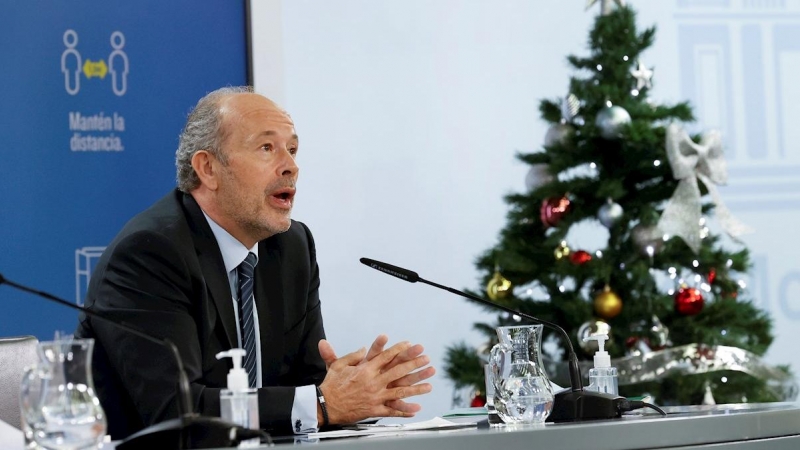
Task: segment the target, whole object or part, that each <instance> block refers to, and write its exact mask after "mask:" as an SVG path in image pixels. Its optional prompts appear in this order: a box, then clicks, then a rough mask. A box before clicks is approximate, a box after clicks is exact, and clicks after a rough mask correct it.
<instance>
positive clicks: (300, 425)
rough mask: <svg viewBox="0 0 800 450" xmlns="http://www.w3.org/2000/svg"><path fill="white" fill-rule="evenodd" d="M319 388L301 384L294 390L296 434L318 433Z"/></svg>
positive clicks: (293, 425) (294, 424) (293, 405)
mask: <svg viewBox="0 0 800 450" xmlns="http://www.w3.org/2000/svg"><path fill="white" fill-rule="evenodd" d="M318 426H319V424H318V423H317V390H316V388H314V385H313V384H311V385H308V386H300V387H297V388H295V390H294V403H293V404H292V430H294V433H295V434H308V433H316V432H317V428H318Z"/></svg>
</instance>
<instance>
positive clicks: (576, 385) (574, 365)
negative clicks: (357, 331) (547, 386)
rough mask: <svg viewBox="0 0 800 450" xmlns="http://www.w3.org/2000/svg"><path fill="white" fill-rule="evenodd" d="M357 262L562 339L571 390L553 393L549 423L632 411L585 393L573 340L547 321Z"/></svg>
mask: <svg viewBox="0 0 800 450" xmlns="http://www.w3.org/2000/svg"><path fill="white" fill-rule="evenodd" d="M360 261H361V263H362V264H364V265H366V266H369V267H371V268H373V269H375V270H378V271H380V272H383V273H385V274H387V275H391V276H393V277H396V278H400V279H401V280H404V281H408V282H409V283H416V282H417V281H419V282H420V283H424V284H427V285H430V286H433V287H435V288H439V289H443V290H445V291H447V292H450V293H451V294H456V295H458V296H461V297H466V298H469V299H471V300H475V301H476V302H478V303H481V304H483V305H487V306H490V307H492V308H497V309H501V310H503V311H506V312H509V313H512V314H516V315H518V316H520V317H524V318H526V319H528V320H530V321H531V322H533V323H538V324H542V325H544V326H546V327H548V328H550V329H552V330H555V331H556V332H558V333H559V334H561V336H562V337H563V338H564V341H565V342H566V343H567V349H568V350H569V361H568V367H569V378H570V388H569V389H564V390H563V391H560V392H558V393H556V394H555V398H554V400H553V411H552V412H551V413H550V415H549V416H548V418H547V421H548V422H574V421H579V420H593V419H613V418H617V417H621V416H622V413H623V412H625V411H628V410H630V409H631V405H630V402H628V401H627V400H626V399H625V398H623V397H619V396H614V395H610V394H605V393H601V392H595V391H587V390H584V388H583V382H582V378H581V369H580V366H579V365H578V356H577V355H576V354H575V350H574V349H573V347H572V341H571V340H570V338H569V335H568V334H567V332H566V331H564V329H563V328H561V327H560V326H558V325H556V324H554V323H552V322H548V321H546V320H542V319H537V318H536V317H533V316H531V315H528V314H525V313H523V312H521V311H517V310H515V309H512V308H509V307H506V306H503V305H500V304H498V303H493V302H490V301H488V300H485V299H482V298H480V297H477V296H475V295H471V294H468V293H466V292H461V291H459V290H457V289H453V288H451V287H447V286H443V285H441V284H438V283H434V282H432V281H428V280H426V279H424V278H422V277H420V276H419V275H418V274H417V273H416V272H413V271H411V270H408V269H404V268H402V267H397V266H393V265H391V264H387V263H383V262H380V261H375V260H374V259H369V258H361V259H360Z"/></svg>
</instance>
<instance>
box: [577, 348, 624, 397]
mask: <svg viewBox="0 0 800 450" xmlns="http://www.w3.org/2000/svg"><path fill="white" fill-rule="evenodd" d="M593 340H594V341H597V346H598V347H599V350H598V351H597V353H595V354H594V367H593V368H592V369H591V370H589V386H587V387H586V389H587V390H590V391H596V392H604V393H606V394H611V395H619V389H618V387H617V368H616V367H611V356H609V354H608V352H607V351H605V343H606V341H607V340H608V335H607V334H593V335H591V336H589V337H588V338H586V339H584V341H593Z"/></svg>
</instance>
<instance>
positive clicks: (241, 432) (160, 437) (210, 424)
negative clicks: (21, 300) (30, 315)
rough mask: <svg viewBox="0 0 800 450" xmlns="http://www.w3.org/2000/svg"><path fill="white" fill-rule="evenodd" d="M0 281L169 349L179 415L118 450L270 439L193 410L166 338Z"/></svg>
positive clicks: (185, 380)
mask: <svg viewBox="0 0 800 450" xmlns="http://www.w3.org/2000/svg"><path fill="white" fill-rule="evenodd" d="M2 284H7V285H9V286H11V287H13V288H15V289H19V290H20V291H23V292H27V293H30V294H34V295H37V296H39V297H42V298H45V299H47V300H50V301H52V302H55V303H58V304H60V305H63V306H66V307H68V308H72V309H75V310H78V311H80V312H82V313H84V314H86V315H87V316H90V317H94V318H96V319H100V320H103V321H105V322H107V323H110V324H112V325H113V326H115V327H117V328H119V329H121V330H125V331H127V332H129V333H131V334H134V335H136V336H139V337H140V338H142V339H145V340H147V341H150V342H153V343H155V344H158V345H161V346H163V347H166V348H167V349H169V350H170V353H171V354H172V356H173V358H174V359H175V363H176V365H177V367H178V387H179V389H180V397H179V399H178V400H179V401H178V412H179V415H180V417H179V418H177V419H170V420H165V421H164V422H161V423H157V424H155V425H152V426H150V427H147V428H145V429H143V430H140V431H138V432H136V433H134V434H132V435H130V436H128V437H127V438H125V440H123V441H122V442H120V443H119V444H118V445H117V446H116V448H117V449H118V450H136V449H142V450H151V449H152V448H159V447H162V446H164V445H166V446H168V447H171V446H173V445H174V446H177V448H179V449H183V448H187V449H194V448H214V447H235V446H237V445H239V443H240V442H241V441H242V440H246V439H251V438H255V437H262V438H265V439H267V440H268V441H269V440H270V437H269V435H268V434H267V433H266V432H263V431H260V430H252V429H249V428H244V427H241V426H239V425H236V424H234V423H230V422H226V421H224V420H222V419H220V418H217V417H203V416H201V415H199V414H197V413H195V412H194V408H193V407H192V397H191V394H190V389H189V378H188V377H187V376H186V370H185V369H184V367H183V359H181V355H180V352H179V351H178V347H176V346H175V344H174V343H173V342H172V341H170V340H169V339H159V338H156V337H153V336H151V335H149V334H148V333H145V332H144V331H142V330H141V329H139V328H137V327H135V326H133V325H129V324H126V323H124V322H121V321H118V320H117V319H116V318H114V317H112V316H110V315H108V314H106V313H100V312H98V311H94V310H91V309H88V308H84V307H81V306H78V305H76V304H74V303H71V302H69V301H67V300H64V299H62V298H59V297H56V296H55V295H52V294H50V293H47V292H44V291H39V290H37V289H33V288H31V287H28V286H24V285H22V284H18V283H15V282H13V281H11V280H9V279H7V278H6V277H4V276H3V274H0V285H2Z"/></svg>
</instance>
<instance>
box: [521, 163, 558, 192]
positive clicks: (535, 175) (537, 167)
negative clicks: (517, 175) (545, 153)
mask: <svg viewBox="0 0 800 450" xmlns="http://www.w3.org/2000/svg"><path fill="white" fill-rule="evenodd" d="M551 181H553V176H552V175H550V172H548V171H547V164H534V165H532V166H531V169H530V170H529V171H528V174H527V175H525V187H527V188H528V190H529V191H532V190H534V189H536V188H539V187H541V186H544V185H545V184H548V183H550V182H551Z"/></svg>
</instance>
